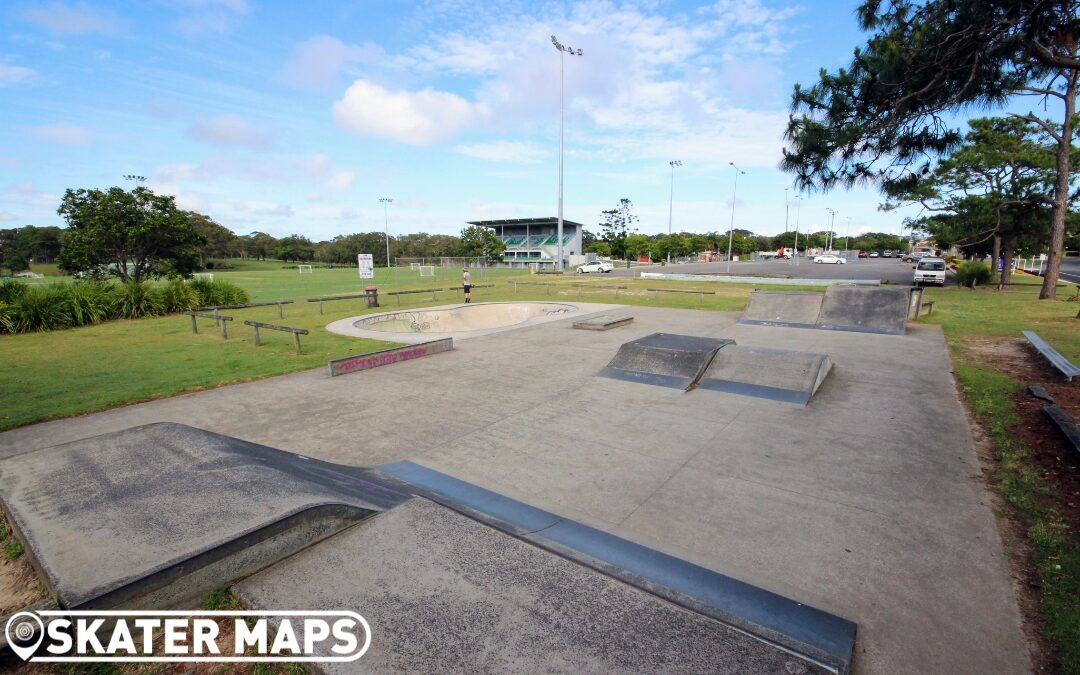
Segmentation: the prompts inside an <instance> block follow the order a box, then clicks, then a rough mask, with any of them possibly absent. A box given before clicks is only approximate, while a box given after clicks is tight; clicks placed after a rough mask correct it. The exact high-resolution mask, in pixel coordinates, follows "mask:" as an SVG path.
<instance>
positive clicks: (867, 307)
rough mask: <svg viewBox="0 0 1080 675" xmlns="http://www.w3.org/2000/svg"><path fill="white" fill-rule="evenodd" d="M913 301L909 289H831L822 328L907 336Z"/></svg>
mask: <svg viewBox="0 0 1080 675" xmlns="http://www.w3.org/2000/svg"><path fill="white" fill-rule="evenodd" d="M910 301H911V291H910V290H909V289H907V288H888V287H884V286H879V287H876V288H859V287H856V286H829V287H828V288H827V289H825V301H824V302H823V303H822V304H821V314H820V315H819V316H818V328H824V329H827V330H847V331H855V332H858V333H885V334H888V335H903V334H904V330H905V329H906V328H907V317H908V304H909V303H910Z"/></svg>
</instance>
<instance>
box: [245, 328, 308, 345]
mask: <svg viewBox="0 0 1080 675" xmlns="http://www.w3.org/2000/svg"><path fill="white" fill-rule="evenodd" d="M244 325H245V326H251V328H252V330H254V331H255V346H256V347H258V346H259V345H261V344H262V342H260V341H259V329H260V328H268V329H270V330H280V331H283V332H286V333H292V336H293V342H294V343H295V344H296V351H297V352H299V351H300V336H301V335H307V334H308V329H307V328H293V327H292V326H279V325H277V324H273V323H263V322H262V321H245V322H244Z"/></svg>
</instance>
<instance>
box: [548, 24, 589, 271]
mask: <svg viewBox="0 0 1080 675" xmlns="http://www.w3.org/2000/svg"><path fill="white" fill-rule="evenodd" d="M551 44H553V45H555V49H558V50H559V231H558V234H559V245H558V252H559V259H558V260H557V261H556V262H555V269H556V270H558V271H559V272H562V270H563V122H564V117H565V115H564V109H565V99H566V97H565V95H564V90H565V87H564V84H563V54H569V55H570V56H581V55H582V54H583V53H584V52H582V51H581V50H580V49H574V48H573V47H568V46H566V45H564V44H563V43H561V42H559V40H558V39H557V38H556V37H555V36H554V35H552V36H551Z"/></svg>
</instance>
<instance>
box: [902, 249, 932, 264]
mask: <svg viewBox="0 0 1080 675" xmlns="http://www.w3.org/2000/svg"><path fill="white" fill-rule="evenodd" d="M929 255H930V254H929V253H927V252H926V251H915V252H914V253H905V254H904V257H903V258H901V260H903V261H904V262H913V263H917V262H919V261H920V260H922V259H923V258H925V257H927V256H929Z"/></svg>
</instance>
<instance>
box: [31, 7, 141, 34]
mask: <svg viewBox="0 0 1080 675" xmlns="http://www.w3.org/2000/svg"><path fill="white" fill-rule="evenodd" d="M23 18H25V19H26V20H27V21H29V22H30V23H32V24H34V25H36V26H38V27H40V28H43V29H45V30H46V31H48V32H50V33H52V34H54V35H83V34H86V33H103V34H105V35H111V34H113V33H116V32H118V31H119V30H120V29H121V28H122V27H123V25H124V24H123V22H122V21H121V20H119V19H117V18H116V17H114V16H113V15H112V14H110V13H109V12H107V11H103V10H101V9H99V8H96V7H91V6H90V5H88V4H86V3H84V2H80V3H77V4H74V5H65V4H63V3H59V2H54V3H53V4H52V5H49V6H48V7H42V8H39V9H27V10H25V11H24V12H23Z"/></svg>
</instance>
